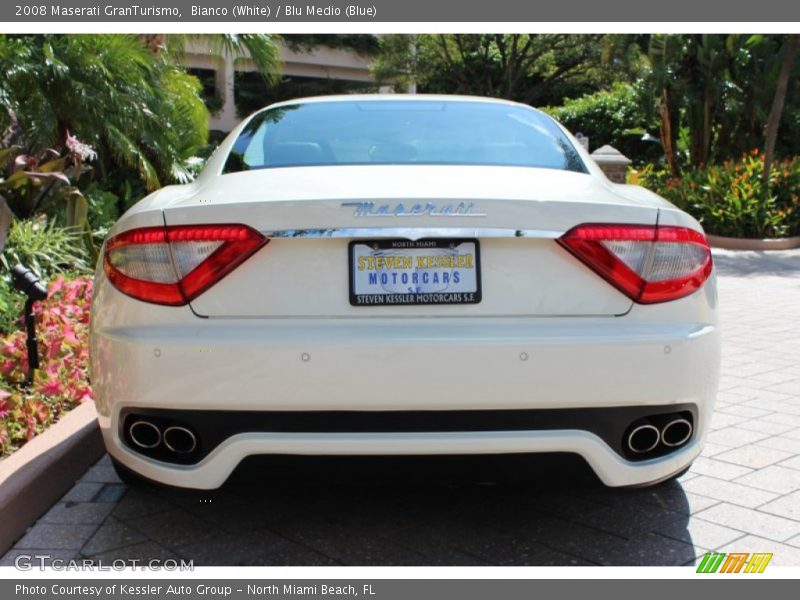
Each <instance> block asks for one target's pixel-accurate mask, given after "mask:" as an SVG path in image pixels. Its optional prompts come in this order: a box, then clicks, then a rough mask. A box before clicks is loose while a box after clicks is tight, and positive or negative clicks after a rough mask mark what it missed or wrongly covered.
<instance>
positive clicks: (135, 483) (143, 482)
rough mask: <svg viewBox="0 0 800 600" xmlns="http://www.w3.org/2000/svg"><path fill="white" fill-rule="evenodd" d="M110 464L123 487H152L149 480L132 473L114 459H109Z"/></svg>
mask: <svg viewBox="0 0 800 600" xmlns="http://www.w3.org/2000/svg"><path fill="white" fill-rule="evenodd" d="M111 464H112V465H114V471H116V472H117V477H119V478H120V479H121V480H122V483H124V484H125V485H127V486H129V487H149V486H152V485H153V484H152V483H151V482H150V480H149V479H146V478H145V477H142V476H141V475H138V474H136V473H134V472H133V471H131V470H130V469H129V468H128V467H126V466H125V465H123V464H122V463H121V462H119V461H117V460H115V459H114V458H111Z"/></svg>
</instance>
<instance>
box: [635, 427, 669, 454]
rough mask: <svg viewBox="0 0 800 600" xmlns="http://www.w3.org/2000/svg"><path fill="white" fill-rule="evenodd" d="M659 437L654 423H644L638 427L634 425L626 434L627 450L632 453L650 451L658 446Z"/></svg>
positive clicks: (659, 434) (659, 433)
mask: <svg viewBox="0 0 800 600" xmlns="http://www.w3.org/2000/svg"><path fill="white" fill-rule="evenodd" d="M660 439H661V432H659V431H658V428H657V427H656V426H655V425H651V424H650V423H644V424H642V425H639V426H638V427H634V429H633V431H631V432H630V433H629V434H628V440H627V444H628V450H630V451H631V452H633V453H634V454H644V453H645V452H650V451H651V450H654V449H655V447H656V446H658V442H659V440H660Z"/></svg>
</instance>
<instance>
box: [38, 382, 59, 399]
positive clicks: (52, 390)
mask: <svg viewBox="0 0 800 600" xmlns="http://www.w3.org/2000/svg"><path fill="white" fill-rule="evenodd" d="M39 391H40V392H41V393H42V394H44V395H46V396H58V395H60V394H63V393H64V386H62V385H61V382H60V381H59V380H58V379H48V380H47V381H45V382H44V383H43V384H42V385H41V386H40V387H39Z"/></svg>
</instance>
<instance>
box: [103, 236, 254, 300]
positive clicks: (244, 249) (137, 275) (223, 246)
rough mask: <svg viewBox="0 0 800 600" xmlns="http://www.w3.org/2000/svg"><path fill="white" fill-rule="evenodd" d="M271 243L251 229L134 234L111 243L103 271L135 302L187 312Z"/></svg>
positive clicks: (119, 237) (104, 260) (111, 240)
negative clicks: (194, 301) (195, 300)
mask: <svg viewBox="0 0 800 600" xmlns="http://www.w3.org/2000/svg"><path fill="white" fill-rule="evenodd" d="M268 241H269V240H268V239H267V238H265V237H264V236H263V235H261V234H260V233H259V232H257V231H255V230H254V229H251V228H250V227H247V226H246V225H177V226H171V227H144V228H141V229H131V230H130V231H125V232H123V233H120V234H119V235H115V236H114V237H113V238H111V239H110V240H109V241H108V243H107V244H106V252H105V256H104V257H103V267H104V269H105V272H106V275H107V276H108V279H109V281H111V283H112V284H113V285H114V287H116V288H117V289H118V290H120V291H121V292H123V293H125V294H127V295H129V296H132V297H134V298H137V299H138V300H144V301H145V302H152V303H154V304H167V305H170V306H182V305H184V304H187V303H188V302H191V300H192V299H193V298H196V297H197V296H199V295H200V294H202V293H203V292H204V291H206V290H207V289H208V288H210V287H211V286H212V285H214V284H215V283H217V282H218V281H219V280H220V279H222V278H223V277H225V275H227V274H228V273H230V272H231V271H232V270H233V269H235V268H236V267H237V266H239V265H240V264H242V262H244V261H245V260H247V258H248V257H250V256H251V255H252V254H253V253H254V252H255V251H256V250H258V249H259V248H260V247H261V246H263V245H264V244H266V243H267V242H268Z"/></svg>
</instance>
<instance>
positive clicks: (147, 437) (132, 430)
mask: <svg viewBox="0 0 800 600" xmlns="http://www.w3.org/2000/svg"><path fill="white" fill-rule="evenodd" d="M128 433H129V434H130V436H131V440H132V441H133V443H134V444H136V445H137V446H139V447H140V448H144V449H146V450H150V449H152V448H155V447H156V446H158V445H159V444H160V443H161V430H160V429H159V428H158V427H156V426H155V425H154V424H153V423H151V422H150V421H135V422H134V423H132V424H131V426H130V427H129V428H128Z"/></svg>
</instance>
